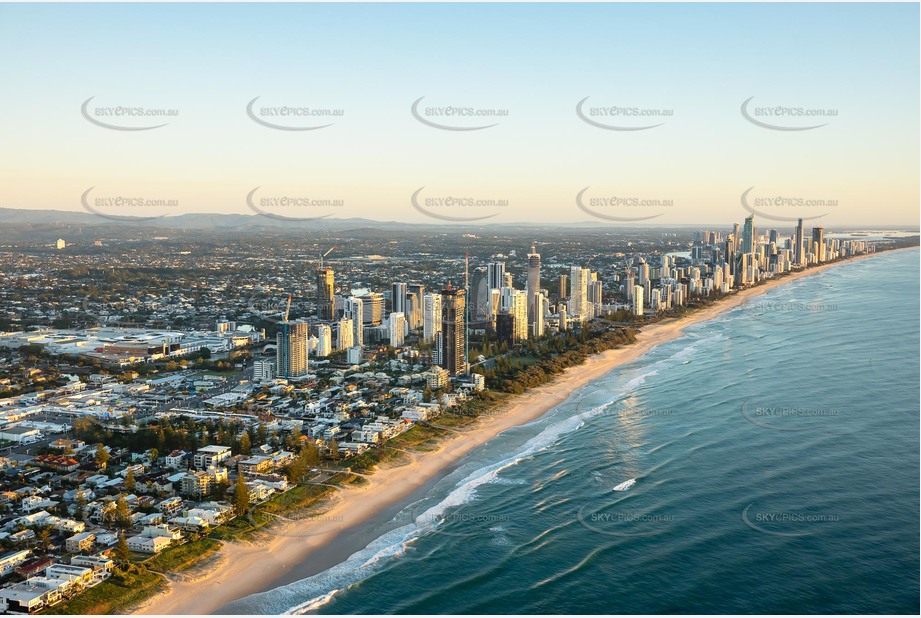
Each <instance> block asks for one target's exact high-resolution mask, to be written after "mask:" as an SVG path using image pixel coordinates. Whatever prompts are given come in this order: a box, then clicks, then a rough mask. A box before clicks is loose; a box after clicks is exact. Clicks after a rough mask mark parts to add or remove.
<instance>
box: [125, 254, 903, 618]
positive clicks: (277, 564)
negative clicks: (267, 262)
mask: <svg viewBox="0 0 921 618" xmlns="http://www.w3.org/2000/svg"><path fill="white" fill-rule="evenodd" d="M912 248H915V247H912ZM882 253H888V251H886V252H880V253H873V254H867V255H860V256H856V257H853V258H849V259H846V260H843V261H839V262H833V263H830V264H823V265H821V266H816V267H812V268H808V269H806V270H803V271H798V272H794V273H791V274H790V275H788V276H784V277H781V278H778V279H773V280H769V281H767V282H765V283H763V284H761V285H758V286H756V287H752V288H748V289H745V290H742V291H741V292H737V293H735V294H733V295H731V296H728V297H726V298H723V299H721V300H719V301H718V302H715V303H713V304H711V305H709V306H707V307H705V308H703V309H701V310H698V311H695V312H694V313H691V314H688V315H685V316H682V317H679V318H667V319H664V320H662V321H660V322H657V323H655V324H652V325H649V326H645V327H643V329H642V330H641V331H640V332H639V333H638V334H637V337H636V341H635V342H634V343H633V344H631V345H628V346H624V347H621V348H619V349H612V350H607V351H605V352H601V353H599V354H596V355H593V356H591V357H589V358H588V359H587V360H586V362H585V363H583V364H582V365H579V366H577V367H570V368H568V369H566V370H565V371H564V372H563V373H562V374H561V375H559V376H557V377H556V378H555V379H554V380H552V381H551V382H549V383H547V384H545V385H543V386H540V387H537V388H533V389H529V390H528V391H526V392H525V393H523V394H521V395H518V396H515V397H514V398H513V399H512V400H511V401H509V402H507V403H506V404H504V405H503V406H501V407H500V408H498V409H496V410H494V411H492V412H491V413H490V414H489V415H488V416H485V417H483V418H481V419H478V420H477V421H476V422H475V423H473V424H471V425H470V426H468V427H467V428H465V429H464V430H462V431H461V432H459V433H456V434H452V435H451V436H448V437H446V438H445V439H444V440H443V441H442V442H441V443H440V445H439V447H438V449H437V450H435V451H432V452H424V453H416V454H413V455H411V456H410V461H409V463H401V464H400V465H395V466H390V467H381V468H379V469H378V470H376V471H375V472H374V473H373V474H372V475H370V476H368V478H367V481H368V482H366V483H363V484H362V485H361V486H360V487H349V488H344V489H342V490H340V491H338V492H336V494H335V497H334V498H333V499H332V500H330V501H329V502H327V503H324V506H329V508H328V509H327V510H325V511H324V512H323V513H322V515H321V516H319V517H317V518H313V519H308V520H306V522H305V521H300V522H298V521H289V522H285V523H281V524H278V525H276V526H275V527H273V528H272V529H271V530H270V531H269V534H270V535H271V536H270V538H269V539H268V540H266V541H264V542H260V543H254V544H245V543H240V542H227V543H225V544H224V546H223V547H222V548H221V549H220V551H219V552H218V553H217V555H216V557H215V558H214V559H212V560H211V561H209V563H208V564H207V565H203V568H202V570H201V572H199V573H196V577H194V578H189V579H186V578H183V577H182V576H178V577H176V576H169V585H168V588H167V589H166V590H164V591H163V592H160V593H158V594H156V595H155V596H153V597H151V598H150V599H148V600H147V601H146V602H145V603H143V604H142V605H140V606H139V607H137V608H135V609H134V611H133V612H132V613H137V614H209V613H213V612H215V611H217V610H219V609H220V608H222V607H224V606H225V605H226V604H228V603H230V602H232V601H234V600H237V599H240V598H242V597H245V596H248V595H250V594H255V593H258V592H264V591H266V590H271V589H273V588H275V587H277V586H279V585H283V583H285V581H293V580H296V579H300V577H299V576H293V575H294V573H293V572H294V571H302V570H304V569H305V568H306V569H307V570H309V571H313V572H317V571H318V570H322V569H324V568H326V567H327V565H328V566H332V564H335V563H338V562H340V561H341V560H342V559H345V558H346V557H348V556H349V555H351V554H352V553H354V552H355V551H358V550H359V549H361V548H363V547H364V546H365V544H366V542H367V539H366V538H363V536H366V535H362V534H359V533H358V532H359V531H361V530H365V529H367V528H368V527H369V526H372V525H373V524H375V523H383V522H384V518H386V519H387V520H389V519H390V517H389V512H393V511H394V510H396V509H398V508H401V507H402V506H403V505H405V504H407V503H409V502H411V501H413V499H415V496H417V495H418V494H419V493H420V492H423V493H424V491H427V489H428V488H429V487H431V486H432V485H433V484H434V483H435V482H437V480H438V479H440V478H442V477H443V476H444V475H445V474H447V473H448V472H449V471H450V470H451V469H453V467H455V466H457V465H459V464H460V462H461V460H462V459H463V457H464V456H465V455H466V454H467V453H468V452H470V451H471V450H473V449H474V448H476V447H478V446H480V445H482V444H484V443H485V442H488V441H489V440H491V439H492V438H494V437H495V436H496V435H497V434H498V433H500V432H502V431H505V430H506V429H509V428H512V427H515V426H518V425H523V424H526V423H528V422H531V421H533V420H536V419H537V418H539V417H541V416H542V415H544V414H545V413H546V412H547V411H549V410H550V409H552V408H553V407H555V406H556V405H558V404H560V403H562V402H563V401H565V400H566V398H568V397H569V395H570V394H571V393H572V392H573V391H575V390H577V389H579V388H581V387H582V386H584V385H585V384H587V383H589V382H591V381H593V380H595V379H597V378H599V377H601V376H603V375H605V374H607V373H609V372H610V371H612V370H613V369H616V368H617V367H619V366H622V365H624V364H627V363H629V362H631V361H634V360H636V359H638V358H640V357H641V356H643V355H644V354H646V353H647V352H648V351H649V350H651V349H652V348H654V347H656V346H658V345H660V344H662V343H665V342H668V341H671V340H674V339H676V338H678V337H680V336H681V335H682V334H683V333H684V329H685V328H686V327H688V326H692V325H695V324H698V323H701V322H705V321H707V320H710V319H712V318H714V317H716V316H718V315H720V314H721V313H723V312H725V311H728V310H731V309H733V308H736V307H738V306H740V305H742V304H744V303H745V302H747V301H748V300H749V299H751V298H753V297H756V296H759V295H761V294H764V293H765V292H768V291H770V290H772V289H775V288H777V287H780V286H782V285H784V284H786V283H790V282H792V281H796V280H798V279H801V278H804V277H808V276H811V275H813V274H816V273H819V272H822V271H824V270H826V269H828V268H832V267H834V266H838V265H841V264H845V263H851V262H855V261H858V260H862V259H867V258H870V257H874V256H875V255H880V254H882ZM305 525H309V526H310V527H311V534H310V535H309V536H304V531H303V527H304V526H305ZM337 541H338V543H337ZM340 556H341V558H340ZM330 562H332V564H329V563H330ZM299 567H300V568H299Z"/></svg>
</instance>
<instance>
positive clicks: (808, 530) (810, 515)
mask: <svg viewBox="0 0 921 618" xmlns="http://www.w3.org/2000/svg"><path fill="white" fill-rule="evenodd" d="M840 520H841V517H840V516H839V515H837V514H834V513H825V512H821V511H819V510H817V509H811V508H810V509H776V508H770V507H755V503H754V502H752V503H751V504H749V505H748V506H746V507H745V508H744V509H742V523H744V524H745V525H746V526H748V527H749V528H751V529H752V530H754V531H756V532H760V533H762V534H770V535H772V536H784V537H802V536H812V535H814V534H819V533H821V532H823V531H825V530H827V529H828V527H829V526H832V525H834V524H836V523H838V522H839V521H840Z"/></svg>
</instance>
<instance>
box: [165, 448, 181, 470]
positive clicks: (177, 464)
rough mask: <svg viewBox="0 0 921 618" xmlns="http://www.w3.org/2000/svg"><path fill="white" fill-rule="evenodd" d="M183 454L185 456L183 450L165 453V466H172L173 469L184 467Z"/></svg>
mask: <svg viewBox="0 0 921 618" xmlns="http://www.w3.org/2000/svg"><path fill="white" fill-rule="evenodd" d="M185 456H186V452H185V451H172V452H171V453H170V454H169V455H166V456H165V457H164V458H163V459H164V463H165V464H166V467H167V468H173V469H174V470H175V469H179V468H182V467H185V466H184V462H185Z"/></svg>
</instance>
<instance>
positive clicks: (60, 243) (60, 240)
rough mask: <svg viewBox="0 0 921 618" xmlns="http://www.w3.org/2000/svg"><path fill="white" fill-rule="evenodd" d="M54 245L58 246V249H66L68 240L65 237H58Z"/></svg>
mask: <svg viewBox="0 0 921 618" xmlns="http://www.w3.org/2000/svg"><path fill="white" fill-rule="evenodd" d="M54 246H55V247H57V248H58V249H66V248H67V242H66V241H65V240H64V239H63V238H58V241H57V242H56V243H54Z"/></svg>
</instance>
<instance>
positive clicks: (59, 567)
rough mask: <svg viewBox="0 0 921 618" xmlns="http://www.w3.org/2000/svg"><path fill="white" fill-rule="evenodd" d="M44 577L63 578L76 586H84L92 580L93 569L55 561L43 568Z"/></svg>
mask: <svg viewBox="0 0 921 618" xmlns="http://www.w3.org/2000/svg"><path fill="white" fill-rule="evenodd" d="M45 577H50V578H51V579H63V580H65V581H69V582H72V583H73V584H75V585H76V586H78V587H82V586H86V585H88V584H89V583H90V582H91V581H92V580H93V569H90V568H88V567H84V566H80V565H78V564H61V563H60V562H55V563H54V564H52V565H51V566H49V567H48V568H47V569H45Z"/></svg>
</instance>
